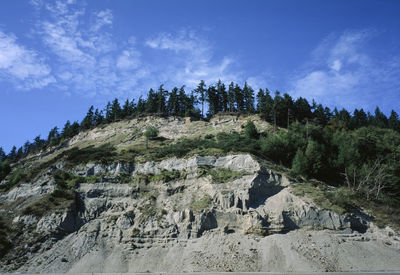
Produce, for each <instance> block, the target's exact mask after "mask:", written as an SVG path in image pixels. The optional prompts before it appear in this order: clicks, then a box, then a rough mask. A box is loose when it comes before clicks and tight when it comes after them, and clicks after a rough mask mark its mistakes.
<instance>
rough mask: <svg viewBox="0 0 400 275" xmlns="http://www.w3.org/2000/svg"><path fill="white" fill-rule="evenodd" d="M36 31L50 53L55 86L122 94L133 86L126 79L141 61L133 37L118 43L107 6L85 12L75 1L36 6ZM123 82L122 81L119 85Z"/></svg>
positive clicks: (88, 93)
mask: <svg viewBox="0 0 400 275" xmlns="http://www.w3.org/2000/svg"><path fill="white" fill-rule="evenodd" d="M40 12H41V14H42V15H43V16H42V17H43V18H46V20H38V24H37V26H36V32H37V34H38V35H39V36H40V38H41V40H42V42H43V43H44V45H45V46H47V47H48V48H49V50H50V52H51V53H52V54H54V55H55V56H56V58H55V59H54V58H53V60H52V61H53V64H54V68H55V69H54V71H55V74H54V75H55V77H56V78H57V80H58V85H59V88H62V89H64V90H65V87H69V89H70V90H73V91H74V92H79V93H81V94H85V95H88V96H95V95H98V94H105V95H107V94H114V95H122V94H124V93H126V92H128V91H130V90H132V88H133V87H134V85H135V84H136V81H135V82H133V81H130V78H131V77H132V75H134V74H135V73H136V70H137V69H139V66H140V64H141V61H140V53H139V52H138V51H137V50H136V49H135V48H134V43H135V38H134V37H130V38H129V40H128V41H127V42H122V43H120V45H119V44H118V43H117V42H116V40H115V39H114V37H113V35H112V33H111V32H110V31H109V30H110V29H108V28H105V27H107V26H108V27H112V24H113V14H112V11H111V10H109V9H106V10H100V11H96V12H93V13H92V14H91V16H88V15H90V14H88V12H87V11H86V10H85V8H84V7H82V6H79V5H78V4H77V3H76V2H75V1H68V2H61V1H56V2H54V3H50V4H46V5H45V6H42V9H41V10H40ZM120 83H123V85H120Z"/></svg>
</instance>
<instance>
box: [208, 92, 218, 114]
mask: <svg viewBox="0 0 400 275" xmlns="http://www.w3.org/2000/svg"><path fill="white" fill-rule="evenodd" d="M207 101H208V116H209V117H210V116H213V115H215V114H217V113H218V107H219V98H218V92H217V89H216V87H215V86H214V85H212V86H208V89H207Z"/></svg>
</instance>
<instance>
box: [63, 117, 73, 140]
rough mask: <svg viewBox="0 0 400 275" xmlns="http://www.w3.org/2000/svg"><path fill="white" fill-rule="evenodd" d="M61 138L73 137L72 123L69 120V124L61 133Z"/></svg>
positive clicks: (66, 124) (67, 123)
mask: <svg viewBox="0 0 400 275" xmlns="http://www.w3.org/2000/svg"><path fill="white" fill-rule="evenodd" d="M61 136H62V137H63V138H70V137H72V135H71V122H70V121H69V120H67V122H66V123H65V125H64V128H63V130H62V132H61Z"/></svg>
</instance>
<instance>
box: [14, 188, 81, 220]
mask: <svg viewBox="0 0 400 275" xmlns="http://www.w3.org/2000/svg"><path fill="white" fill-rule="evenodd" d="M75 200H76V194H75V192H74V191H73V190H60V189H56V190H54V192H53V193H51V194H46V195H44V196H43V197H41V198H40V199H39V200H37V201H36V202H34V203H33V204H31V205H29V206H28V207H26V208H25V209H23V210H22V214H23V215H34V216H37V217H43V216H44V215H45V214H48V213H54V212H57V211H59V210H62V211H65V210H69V209H72V208H73V206H74V204H75Z"/></svg>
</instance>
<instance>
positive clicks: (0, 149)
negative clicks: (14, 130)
mask: <svg viewBox="0 0 400 275" xmlns="http://www.w3.org/2000/svg"><path fill="white" fill-rule="evenodd" d="M6 158H7V155H6V153H5V152H4V150H3V147H0V162H1V161H4V160H6Z"/></svg>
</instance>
